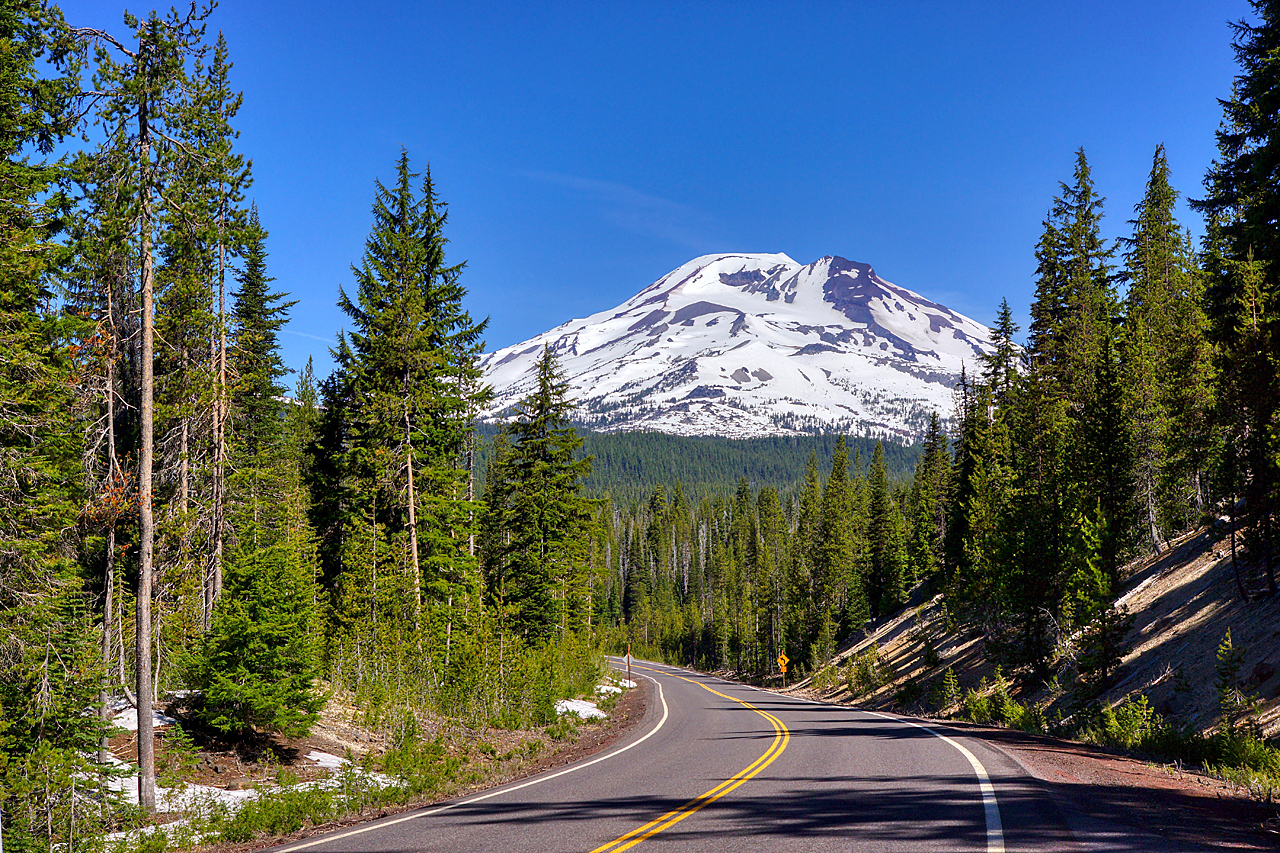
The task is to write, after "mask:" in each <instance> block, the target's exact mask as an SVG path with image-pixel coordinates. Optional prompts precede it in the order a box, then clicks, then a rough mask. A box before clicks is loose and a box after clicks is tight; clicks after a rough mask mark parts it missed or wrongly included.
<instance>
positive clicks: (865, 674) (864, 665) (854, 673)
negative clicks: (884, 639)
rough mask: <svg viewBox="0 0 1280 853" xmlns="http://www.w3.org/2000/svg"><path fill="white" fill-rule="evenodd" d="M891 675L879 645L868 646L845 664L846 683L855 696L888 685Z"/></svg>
mask: <svg viewBox="0 0 1280 853" xmlns="http://www.w3.org/2000/svg"><path fill="white" fill-rule="evenodd" d="M890 675H891V673H890V671H889V668H888V667H887V666H886V665H885V664H884V663H883V662H882V661H881V660H880V645H879V644H878V643H872V644H871V645H870V646H867V647H866V648H865V649H863V650H862V651H860V652H858V653H857V654H856V655H854V656H853V657H852V658H850V659H849V662H848V663H847V664H845V682H846V684H847V685H848V687H849V692H850V693H851V694H853V695H854V696H863V695H865V694H867V693H870V692H872V691H874V690H878V689H879V688H881V687H883V686H884V685H885V684H887V683H888V681H889V676H890ZM917 698H918V697H917Z"/></svg>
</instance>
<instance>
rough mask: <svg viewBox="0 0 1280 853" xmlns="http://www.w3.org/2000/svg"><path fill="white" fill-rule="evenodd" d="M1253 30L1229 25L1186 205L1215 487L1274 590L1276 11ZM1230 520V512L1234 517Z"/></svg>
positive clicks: (1278, 350) (1279, 252)
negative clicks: (1212, 124)
mask: <svg viewBox="0 0 1280 853" xmlns="http://www.w3.org/2000/svg"><path fill="white" fill-rule="evenodd" d="M1251 5H1252V6H1253V11H1254V14H1255V15H1256V16H1257V22H1256V23H1251V22H1249V21H1245V20H1242V21H1239V22H1237V23H1236V24H1234V25H1233V28H1234V30H1235V41H1234V42H1233V45H1232V46H1233V47H1234V49H1235V54H1236V62H1237V63H1238V64H1239V66H1240V74H1239V75H1237V76H1236V78H1235V82H1234V84H1233V85H1232V91H1231V96H1230V97H1229V98H1227V99H1225V100H1223V101H1222V102H1221V103H1222V107H1223V121H1222V125H1221V127H1220V128H1219V130H1218V134H1217V137H1218V152H1219V156H1218V159H1217V160H1216V161H1215V162H1214V164H1213V166H1212V167H1211V168H1210V169H1209V172H1208V174H1207V175H1206V176H1205V190H1206V194H1205V197H1204V198H1203V199H1201V200H1199V201H1196V202H1193V206H1194V207H1196V208H1197V209H1198V210H1200V211H1202V212H1203V213H1205V214H1206V215H1207V216H1208V218H1209V228H1208V233H1207V235H1206V237H1207V239H1206V243H1207V248H1208V250H1209V251H1208V256H1209V257H1208V261H1209V275H1210V279H1209V287H1208V293H1207V305H1208V315H1209V324H1210V325H1209V330H1210V337H1211V340H1212V341H1213V343H1214V344H1215V345H1216V348H1217V354H1218V355H1217V368H1218V370H1219V375H1220V380H1219V383H1218V384H1219V387H1220V395H1219V406H1218V414H1217V415H1216V420H1217V422H1218V425H1219V429H1220V430H1221V431H1222V433H1223V434H1224V435H1223V441H1222V442H1221V444H1222V447H1223V452H1222V457H1223V458H1222V461H1221V464H1220V467H1221V468H1222V469H1223V471H1224V472H1226V473H1227V474H1228V482H1227V483H1225V484H1224V485H1223V487H1222V491H1224V492H1226V493H1227V495H1228V496H1229V498H1230V500H1231V504H1232V505H1233V506H1234V504H1235V498H1236V497H1237V496H1239V497H1243V498H1244V502H1243V507H1244V514H1245V517H1244V522H1245V526H1246V530H1247V531H1248V533H1249V542H1250V545H1251V549H1252V550H1253V551H1254V552H1255V554H1256V559H1257V562H1258V563H1259V564H1260V565H1262V566H1263V567H1264V569H1265V573H1266V577H1267V582H1268V586H1269V589H1270V591H1271V592H1272V593H1273V594H1274V593H1275V591H1276V588H1277V587H1276V571H1275V564H1276V555H1275V552H1276V536H1277V534H1276V526H1277V521H1276V505H1277V501H1280V452H1278V451H1277V438H1276V437H1277V435H1280V429H1278V428H1277V427H1278V424H1280V322H1278V321H1277V317H1280V263H1278V262H1280V234H1278V233H1277V230H1276V227H1275V223H1276V221H1277V219H1278V218H1280V184H1278V183H1277V181H1276V177H1275V176H1276V172H1277V169H1278V168H1280V111H1277V110H1276V109H1275V103H1276V98H1277V94H1278V93H1280V4H1278V3H1276V2H1275V0H1251ZM1233 512H1234V509H1233Z"/></svg>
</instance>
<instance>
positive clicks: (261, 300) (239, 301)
mask: <svg viewBox="0 0 1280 853" xmlns="http://www.w3.org/2000/svg"><path fill="white" fill-rule="evenodd" d="M248 235H249V236H248V240H247V246H246V249H245V255H244V268H243V270H242V271H241V272H240V274H239V275H238V276H237V279H236V280H237V282H238V283H239V288H238V289H237V290H236V291H235V293H234V294H233V304H232V309H231V335H230V338H231V339H230V348H229V352H228V360H229V366H230V372H231V374H232V375H233V376H234V377H235V382H234V385H233V387H232V389H231V418H230V425H231V429H232V432H233V434H234V436H235V440H236V441H237V442H238V443H239V444H240V445H241V447H243V448H244V451H245V452H246V453H247V454H248V455H249V456H253V455H255V454H257V453H259V452H260V451H262V450H266V449H268V448H269V447H270V445H271V442H272V441H274V440H275V439H276V438H277V437H278V435H279V433H280V427H281V415H282V412H281V396H282V395H283V394H284V387H283V386H282V385H281V384H280V380H281V379H282V378H284V376H285V375H286V374H287V373H288V370H287V369H286V368H285V366H284V360H283V359H282V358H281V357H280V348H279V344H278V342H277V339H276V334H277V333H278V332H279V331H280V329H281V327H283V326H284V324H285V323H287V322H288V312H289V309H290V308H291V307H293V306H294V305H296V304H297V300H292V301H289V302H285V301H284V298H285V294H282V293H272V292H271V289H270V287H269V285H270V284H271V282H272V281H274V280H275V279H274V278H272V277H270V276H268V275H267V264H266V260H267V250H266V238H267V232H266V231H264V230H263V229H262V226H261V225H260V224H259V222H258V209H257V207H256V206H254V207H253V208H252V210H251V212H250V214H249V226H248Z"/></svg>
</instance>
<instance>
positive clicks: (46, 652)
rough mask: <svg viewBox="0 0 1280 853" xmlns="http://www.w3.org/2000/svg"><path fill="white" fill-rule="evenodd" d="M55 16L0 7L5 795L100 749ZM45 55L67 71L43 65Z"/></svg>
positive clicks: (34, 830)
mask: <svg viewBox="0 0 1280 853" xmlns="http://www.w3.org/2000/svg"><path fill="white" fill-rule="evenodd" d="M63 26H64V25H63V24H62V22H61V18H60V15H59V13H58V12H57V11H56V9H52V8H46V7H45V6H44V5H43V4H40V3H34V2H32V3H24V2H18V3H9V4H6V5H5V6H4V8H3V9H0V41H2V42H3V44H4V46H5V49H4V50H3V51H0V154H2V155H3V156H2V157H0V232H2V233H3V239H2V240H0V352H3V353H4V357H3V358H2V359H0V638H2V639H0V648H2V649H3V651H0V806H2V805H4V801H5V800H6V799H7V795H8V791H9V789H10V787H11V784H12V783H13V782H14V781H15V779H17V778H21V777H22V776H23V775H25V774H26V773H32V774H41V773H43V772H45V770H46V769H48V768H51V767H52V766H53V765H54V764H59V765H67V764H68V762H69V763H70V767H71V768H72V769H73V770H74V772H77V773H80V774H85V775H88V774H86V770H88V768H85V767H80V766H77V764H82V763H83V762H77V760H76V756H77V754H78V751H84V752H87V751H89V750H91V749H96V748H97V745H98V737H99V733H100V732H101V731H102V726H101V724H100V720H99V718H98V717H96V716H90V715H87V714H85V710H86V709H87V708H91V707H93V706H94V704H95V700H96V699H97V698H98V694H99V688H100V679H101V676H102V671H101V669H100V660H99V658H98V652H97V648H96V643H95V639H94V630H93V625H92V622H91V613H92V611H91V608H90V605H91V599H90V598H89V595H88V591H87V590H86V588H85V582H84V580H85V579H84V578H83V576H82V575H81V573H80V571H79V566H78V565H77V561H76V558H77V556H78V551H79V549H80V547H81V545H82V543H80V542H79V541H77V536H76V533H75V531H76V530H77V523H78V517H77V516H78V510H79V508H80V506H81V505H82V504H83V501H84V498H85V495H84V493H83V490H82V489H81V487H80V469H79V465H80V459H81V455H82V453H83V451H84V445H83V436H84V424H83V422H81V421H79V420H78V415H79V414H80V413H81V410H80V406H79V401H77V400H76V399H75V397H74V395H73V392H72V386H73V382H74V380H75V378H76V375H77V364H76V361H75V351H74V349H73V348H72V345H71V339H72V336H73V335H74V334H75V333H76V332H78V331H80V330H79V329H78V328H77V326H78V325H79V323H78V322H77V321H76V320H75V319H73V318H71V317H69V316H68V315H65V314H60V313H59V312H58V311H57V309H56V301H55V299H54V294H53V283H54V282H53V275H54V274H55V273H56V272H57V271H58V269H59V267H60V265H61V264H63V263H64V262H65V260H66V258H65V254H64V253H63V252H62V251H61V250H60V248H59V247H58V246H57V245H56V244H55V242H54V239H55V238H56V236H57V234H58V231H59V226H60V221H61V218H62V216H63V214H65V202H66V200H65V198H63V197H62V196H61V195H60V194H59V193H57V192H56V191H55V182H56V181H57V180H59V178H61V177H63V176H64V175H65V170H64V164H62V163H49V162H42V161H41V160H40V158H41V157H42V156H46V155H48V154H50V152H51V151H52V150H53V146H54V144H55V143H56V142H57V141H58V140H59V139H60V138H61V137H62V135H63V134H64V133H65V132H67V131H68V130H69V129H70V127H69V125H68V123H67V122H68V116H69V114H70V112H69V111H70V108H71V104H70V98H71V96H72V95H73V94H74V93H75V92H76V90H77V88H78V87H77V85H76V81H75V79H74V77H73V76H71V75H72V74H74V71H75V68H74V63H71V64H70V65H68V64H66V63H64V59H66V57H62V56H59V55H58V54H57V53H56V52H55V53H53V55H52V57H51V51H55V50H56V48H57V43H56V37H57V35H58V33H59V30H60V29H61V28H62V27H63ZM50 58H52V59H53V60H54V61H55V64H54V66H53V68H52V69H51V70H52V71H54V72H55V73H59V74H62V75H64V76H58V77H46V76H42V70H43V69H44V67H45V62H46V61H47V60H48V59H50ZM42 762H44V763H46V764H47V765H48V767H45V768H42V767H41V764H42ZM65 781H66V782H67V783H70V778H69V777H67V778H66V779H65ZM54 784H55V785H56V784H57V782H56V781H55V782H54ZM82 784H83V783H82ZM86 787H87V786H86ZM19 811H21V812H25V811H26V810H25V809H22V810H16V809H14V808H13V807H12V806H10V807H9V808H7V809H6V810H5V814H4V819H5V831H6V833H7V832H9V831H10V830H12V829H18V830H19V832H22V833H26V832H29V833H30V834H32V835H36V834H46V833H45V831H44V827H37V826H32V825H28V824H27V822H26V821H25V815H23V814H18V813H17V812H19ZM51 835H52V833H51V832H50V833H48V834H46V841H48V842H52V840H53V839H52V837H51ZM17 838H18V842H17V846H19V847H21V845H22V837H21V835H18V836H17ZM10 843H11V844H12V842H10Z"/></svg>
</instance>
